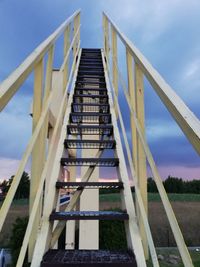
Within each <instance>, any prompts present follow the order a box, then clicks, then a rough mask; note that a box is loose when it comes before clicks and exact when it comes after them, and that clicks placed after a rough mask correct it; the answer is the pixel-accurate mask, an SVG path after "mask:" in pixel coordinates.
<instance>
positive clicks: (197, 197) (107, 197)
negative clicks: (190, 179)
mask: <svg viewBox="0 0 200 267" xmlns="http://www.w3.org/2000/svg"><path fill="white" fill-rule="evenodd" d="M133 197H135V193H133ZM168 197H169V200H170V201H180V202H200V194H172V193H170V194H168ZM148 200H149V201H151V202H160V201H161V199H160V195H159V194H158V193H148ZM100 201H109V202H118V201H120V194H118V193H112V194H102V195H100Z"/></svg>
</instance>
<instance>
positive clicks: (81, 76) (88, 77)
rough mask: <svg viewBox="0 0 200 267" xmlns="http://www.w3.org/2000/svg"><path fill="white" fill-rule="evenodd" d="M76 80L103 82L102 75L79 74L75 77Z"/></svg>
mask: <svg viewBox="0 0 200 267" xmlns="http://www.w3.org/2000/svg"><path fill="white" fill-rule="evenodd" d="M76 81H77V82H79V81H80V82H82V81H84V82H88V81H91V82H103V83H105V78H104V77H103V76H102V77H91V76H89V75H88V76H86V75H80V76H78V77H77V79H76Z"/></svg>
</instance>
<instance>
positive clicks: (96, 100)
mask: <svg viewBox="0 0 200 267" xmlns="http://www.w3.org/2000/svg"><path fill="white" fill-rule="evenodd" d="M73 102H74V103H76V104H81V103H82V104H83V103H84V104H107V103H108V96H107V95H106V96H102V95H89V94H88V95H81V96H80V95H74V96H73Z"/></svg>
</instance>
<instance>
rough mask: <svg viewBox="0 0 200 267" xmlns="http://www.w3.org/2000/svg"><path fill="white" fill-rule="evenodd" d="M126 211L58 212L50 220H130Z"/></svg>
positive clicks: (52, 214)
mask: <svg viewBox="0 0 200 267" xmlns="http://www.w3.org/2000/svg"><path fill="white" fill-rule="evenodd" d="M128 219H129V216H128V214H127V212H125V211H57V212H52V213H51V215H50V217H49V220H50V221H53V220H63V221H67V220H128Z"/></svg>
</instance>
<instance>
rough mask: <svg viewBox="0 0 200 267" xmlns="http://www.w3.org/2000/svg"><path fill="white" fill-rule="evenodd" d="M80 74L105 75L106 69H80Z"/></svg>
mask: <svg viewBox="0 0 200 267" xmlns="http://www.w3.org/2000/svg"><path fill="white" fill-rule="evenodd" d="M78 75H104V71H97V70H79V71H78Z"/></svg>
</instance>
